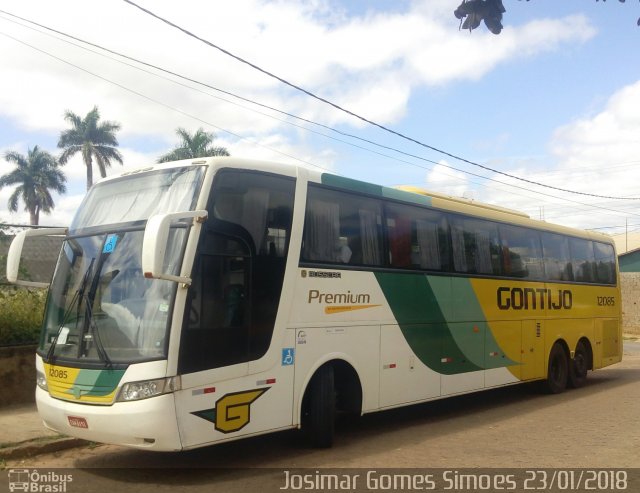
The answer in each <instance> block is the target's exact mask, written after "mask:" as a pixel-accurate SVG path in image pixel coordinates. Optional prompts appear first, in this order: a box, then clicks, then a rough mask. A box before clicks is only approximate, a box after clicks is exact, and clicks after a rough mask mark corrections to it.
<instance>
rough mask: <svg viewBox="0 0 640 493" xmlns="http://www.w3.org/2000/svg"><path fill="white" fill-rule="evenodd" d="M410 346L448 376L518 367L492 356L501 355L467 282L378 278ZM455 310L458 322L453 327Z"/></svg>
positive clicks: (401, 276)
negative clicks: (493, 354) (488, 356)
mask: <svg viewBox="0 0 640 493" xmlns="http://www.w3.org/2000/svg"><path fill="white" fill-rule="evenodd" d="M375 275H376V279H377V280H378V283H379V284H380V287H381V289H382V292H383V293H384V295H385V298H386V299H387V302H388V303H389V306H390V308H391V311H392V312H393V315H394V317H395V319H396V321H397V322H398V325H399V327H400V330H401V331H402V334H403V336H404V337H405V339H406V341H407V343H408V344H409V347H411V350H412V351H413V352H414V353H415V354H416V356H417V357H418V358H419V359H420V361H422V363H424V364H425V365H426V366H428V367H429V368H431V369H432V370H434V371H437V372H438V373H442V374H444V375H455V374H459V373H467V372H471V371H478V370H483V369H487V368H502V367H505V366H511V365H514V364H517V363H515V362H513V361H512V360H510V359H508V358H501V359H500V360H494V359H492V358H487V356H486V355H487V354H489V353H491V352H494V351H495V352H501V349H500V347H499V345H498V343H497V342H496V340H495V338H494V336H493V334H492V333H491V329H490V326H489V324H487V323H486V321H485V317H484V314H483V312H482V309H481V307H480V304H479V302H478V299H477V298H476V296H475V293H474V292H473V289H472V287H471V284H470V283H469V281H468V280H467V279H463V278H451V277H440V276H426V275H416V274H396V273H383V272H378V273H376V274H375ZM453 310H455V311H456V318H457V319H458V320H461V322H458V323H451V322H450V319H451V317H452V313H453Z"/></svg>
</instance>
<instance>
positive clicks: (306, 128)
mask: <svg viewBox="0 0 640 493" xmlns="http://www.w3.org/2000/svg"><path fill="white" fill-rule="evenodd" d="M0 13H2V14H5V15H9V16H11V17H14V18H17V19H20V20H21V21H24V22H27V23H30V24H33V25H36V26H38V27H40V28H42V29H45V30H48V31H51V32H54V33H56V34H58V35H61V36H64V37H67V38H70V39H73V40H75V41H78V42H80V43H83V44H87V45H89V46H92V47H95V48H97V49H99V50H102V51H106V52H108V53H111V54H114V55H116V56H118V57H122V58H125V59H127V60H131V61H133V62H136V63H138V64H141V65H144V66H147V67H151V68H153V69H155V70H158V71H161V72H164V73H167V74H170V75H172V76H175V77H178V78H180V79H183V80H187V81H189V82H192V83H195V84H198V85H201V86H203V87H207V88H209V89H212V90H215V91H218V92H221V93H224V94H226V95H229V96H232V97H234V98H237V99H240V100H243V101H246V102H249V103H251V104H254V105H257V106H260V107H264V108H267V109H269V110H272V111H275V112H278V113H281V114H284V115H286V116H289V117H292V118H294V119H298V120H301V121H304V122H306V123H310V124H313V125H316V126H319V127H322V128H325V129H328V130H330V131H333V132H336V133H338V134H340V135H344V136H346V137H350V138H354V139H357V140H360V141H363V142H366V143H369V144H372V145H375V146H377V147H380V148H384V149H387V150H391V151H394V152H397V153H400V154H403V155H405V156H409V157H412V158H415V159H418V160H422V161H425V162H428V163H431V164H434V165H439V166H442V167H445V168H448V169H452V170H454V171H459V172H461V173H465V174H468V175H470V176H474V177H477V178H480V179H483V180H488V181H491V182H494V183H498V184H501V185H504V186H506V187H511V188H516V189H520V190H524V191H526V192H530V193H535V194H538V195H542V196H546V197H550V198H554V199H559V200H562V201H565V202H570V203H574V204H578V205H582V206H586V207H589V208H592V209H599V210H602V211H609V212H610V213H613V214H615V215H620V214H627V215H637V216H639V217H640V214H634V213H626V212H623V211H619V210H615V209H609V208H606V207H601V206H597V205H592V204H586V203H583V202H578V201H575V200H571V199H568V198H566V197H558V196H555V195H551V194H548V193H545V192H540V191H537V190H530V189H528V188H525V187H522V186H519V185H515V184H512V183H505V182H502V181H500V180H496V179H494V178H489V177H486V176H483V175H479V174H476V173H473V172H471V171H467V170H463V169H460V168H456V167H455V166H451V165H449V164H447V163H444V162H436V161H432V160H430V159H427V158H425V157H422V156H418V155H415V154H411V153H408V152H405V151H402V150H400V149H397V148H394V147H390V146H386V145H382V144H379V143H377V142H375V141H371V140H368V139H364V138H361V137H359V136H357V135H352V134H349V133H347V132H343V131H341V130H338V129H335V128H333V127H330V126H328V125H324V124H321V123H318V122H315V121H313V120H309V119H306V118H302V117H300V116H297V115H295V114H292V113H288V112H286V111H283V110H280V109H278V108H274V107H272V106H268V105H265V104H262V103H259V102H257V101H254V100H252V99H249V98H245V97H242V96H239V95H237V94H235V93H232V92H230V91H225V90H223V89H219V88H217V87H215V86H212V85H210V84H207V83H204V82H201V81H198V80H196V79H192V78H189V77H186V76H183V75H181V74H179V73H176V72H173V71H170V70H167V69H164V68H162V67H159V66H156V65H153V64H150V63H147V62H144V61H142V60H139V59H137V58H134V57H131V56H129V55H125V54H123V53H120V52H117V51H114V50H111V49H109V48H106V47H104V46H102V45H98V44H95V43H91V42H89V41H86V40H84V39H81V38H78V37H75V36H72V35H70V34H67V33H64V32H62V31H58V30H55V29H53V28H50V27H48V26H45V25H43V24H39V23H37V22H34V21H31V20H29V19H25V18H23V17H20V16H17V15H15V14H11V13H9V12H6V11H3V10H0ZM5 20H7V21H9V22H14V23H16V24H18V25H20V26H21V27H25V28H28V29H31V30H34V31H36V32H38V33H40V34H45V35H47V33H45V32H42V31H38V30H36V29H34V28H31V27H29V26H25V25H24V24H20V23H17V22H15V21H13V20H11V19H6V18H5ZM49 36H51V35H49ZM12 39H14V40H15V41H17V42H20V43H23V44H25V45H26V46H29V47H31V48H33V49H35V50H38V51H41V52H43V53H45V54H47V55H49V56H52V57H54V58H56V59H58V60H60V61H63V62H64V63H68V64H69V65H71V66H73V67H74V68H77V69H79V70H82V71H85V72H87V73H89V74H91V75H94V76H96V77H98V78H101V79H102V80H105V81H106V82H110V83H112V84H115V85H117V86H119V87H121V88H123V89H126V90H128V91H131V90H130V89H128V88H126V87H124V86H122V85H120V84H117V83H115V82H113V81H110V80H109V79H106V78H104V77H101V76H99V75H97V74H94V73H92V72H89V71H87V70H85V69H83V68H82V67H79V66H77V65H74V64H72V63H70V62H67V61H65V60H64V59H61V58H59V57H55V56H54V55H51V54H49V53H47V52H45V51H44V50H40V49H38V48H35V47H33V46H31V45H28V44H27V43H24V42H22V41H20V40H17V39H16V38H12ZM54 39H57V40H59V41H62V42H65V43H68V44H70V45H72V46H75V47H76V48H79V49H83V50H85V51H89V52H90V53H93V54H95V55H98V56H102V57H106V58H108V59H110V60H113V61H116V62H118V63H122V64H124V65H126V66H128V67H131V68H133V69H136V70H139V71H142V72H144V73H147V74H149V75H153V76H155V77H158V78H161V79H163V80H167V81H170V82H172V83H174V84H177V85H180V86H182V87H185V88H188V89H191V90H194V91H198V92H200V93H202V94H205V95H207V96H209V97H214V98H216V99H219V100H221V101H224V102H227V103H229V104H233V105H236V106H239V107H241V108H244V109H246V110H249V111H254V112H256V113H258V114H261V115H263V116H266V117H269V118H274V119H276V120H278V121H281V122H283V123H287V124H289V125H292V126H295V127H297V128H301V129H303V130H306V131H309V132H312V133H316V134H318V135H321V136H323V137H326V138H329V139H332V140H336V141H338V142H341V143H343V144H346V145H350V146H353V147H356V148H359V149H362V150H365V151H368V152H372V153H374V154H377V155H380V156H383V157H386V158H389V159H393V160H395V161H398V162H401V163H403V164H408V165H411V166H415V167H417V168H420V169H425V170H429V169H433V168H432V167H425V166H420V165H419V164H417V163H413V162H410V161H406V160H403V159H399V158H397V157H393V156H389V155H387V154H383V153H380V152H377V151H374V150H372V149H368V148H366V147H362V146H359V145H356V144H354V143H351V142H346V141H343V140H341V139H336V138H335V137H331V136H329V135H326V134H323V133H321V132H317V131H314V130H312V129H310V128H308V127H304V126H301V125H296V124H294V123H292V122H289V121H286V120H281V119H278V118H275V117H274V116H272V115H267V114H265V113H262V112H259V111H257V110H255V109H251V108H247V107H245V106H242V105H239V104H238V103H234V102H232V101H229V100H227V99H224V98H220V97H218V96H214V95H212V94H209V93H207V92H205V91H202V90H200V89H197V88H195V87H192V86H189V85H186V84H182V83H180V82H178V81H176V80H173V79H170V78H167V77H163V76H161V75H159V74H157V73H154V72H150V71H148V70H144V69H142V68H140V67H136V66H134V65H131V64H129V63H126V62H123V61H121V60H118V59H116V58H111V57H108V56H106V55H104V54H102V53H99V52H96V51H93V50H90V49H88V48H86V47H84V46H81V45H77V44H75V43H71V42H69V41H66V40H64V39H61V38H57V37H54ZM131 92H134V93H135V94H137V95H138V96H141V97H144V98H146V99H149V100H150V101H152V102H155V103H157V104H160V105H163V106H165V107H167V108H169V109H172V110H175V111H178V112H180V113H182V114H184V115H185V116H188V117H191V118H194V119H196V120H198V121H201V122H203V123H206V124H208V125H211V126H213V127H215V128H218V129H221V130H223V131H225V132H227V133H230V134H231V135H234V136H236V137H238V138H240V139H243V140H248V139H247V138H246V137H242V136H239V135H237V134H234V133H233V132H230V131H228V130H225V129H223V128H221V127H217V126H216V125H213V124H211V123H209V122H206V121H205V120H202V119H199V118H198V117H195V116H192V115H190V114H188V113H185V112H183V111H182V110H179V109H176V108H173V107H171V106H168V105H166V104H164V103H162V102H159V101H156V100H153V99H152V98H149V97H147V96H145V95H144V94H141V93H137V92H135V91H131ZM257 145H261V146H263V145H262V144H259V143H257ZM263 147H266V148H268V149H270V150H272V151H274V152H279V153H280V154H283V155H285V156H287V157H291V158H293V159H296V160H299V161H301V162H304V163H306V164H310V165H311V166H315V167H319V168H321V169H324V168H322V167H320V166H317V165H315V164H313V163H309V162H307V161H304V160H302V159H299V158H296V157H295V156H291V155H289V154H286V153H283V152H280V151H277V150H275V149H272V148H270V147H268V146H263ZM325 171H328V170H325ZM443 174H445V175H446V176H449V177H452V178H454V179H459V180H461V178H459V177H457V176H456V175H453V174H448V173H443ZM471 183H475V184H476V185H479V186H487V185H484V184H482V183H478V182H474V181H471ZM498 189H499V190H501V191H503V192H507V193H511V194H514V195H520V196H523V197H527V196H526V195H523V194H517V193H515V192H512V191H509V190H505V189H501V188H498Z"/></svg>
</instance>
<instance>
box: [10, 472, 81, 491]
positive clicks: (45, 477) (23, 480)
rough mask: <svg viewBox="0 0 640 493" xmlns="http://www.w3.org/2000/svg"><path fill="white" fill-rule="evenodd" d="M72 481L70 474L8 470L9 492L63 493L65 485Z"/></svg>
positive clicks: (65, 489) (65, 488)
mask: <svg viewBox="0 0 640 493" xmlns="http://www.w3.org/2000/svg"><path fill="white" fill-rule="evenodd" d="M72 481H73V476H72V475H71V474H60V473H59V472H55V471H47V472H40V471H38V470H37V469H33V470H32V469H9V491H11V492H14V491H28V492H33V493H65V492H66V491H67V484H68V483H70V482H72Z"/></svg>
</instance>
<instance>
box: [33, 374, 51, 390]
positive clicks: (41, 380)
mask: <svg viewBox="0 0 640 493" xmlns="http://www.w3.org/2000/svg"><path fill="white" fill-rule="evenodd" d="M36 383H37V384H38V387H40V388H41V389H42V390H44V391H46V392H49V386H48V385H47V377H45V376H44V373H42V372H41V371H37V370H36Z"/></svg>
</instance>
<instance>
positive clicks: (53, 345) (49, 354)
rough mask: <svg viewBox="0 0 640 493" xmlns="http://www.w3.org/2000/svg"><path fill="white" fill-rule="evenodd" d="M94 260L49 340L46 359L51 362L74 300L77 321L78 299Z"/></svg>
mask: <svg viewBox="0 0 640 493" xmlns="http://www.w3.org/2000/svg"><path fill="white" fill-rule="evenodd" d="M94 261H95V258H92V259H91V262H90V263H89V267H87V270H86V271H85V273H84V275H83V276H82V282H81V283H80V287H79V288H78V289H77V290H76V292H75V293H74V294H73V298H71V303H69V307H68V308H67V311H66V312H65V313H64V315H63V316H62V322H60V326H59V327H58V330H57V331H56V336H55V337H54V338H53V340H52V341H51V346H49V350H48V351H47V361H51V362H52V363H53V361H52V360H53V358H54V357H55V352H56V346H57V345H58V338H59V337H60V334H62V329H63V328H64V325H65V324H66V323H67V320H68V319H69V315H70V314H71V310H72V309H73V307H74V305H75V303H76V301H77V302H78V312H77V313H76V315H77V317H76V323H77V320H78V318H79V316H80V313H79V312H80V300H81V299H83V298H84V290H85V288H86V286H87V281H88V280H89V274H90V272H91V269H92V268H93V263H94Z"/></svg>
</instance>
